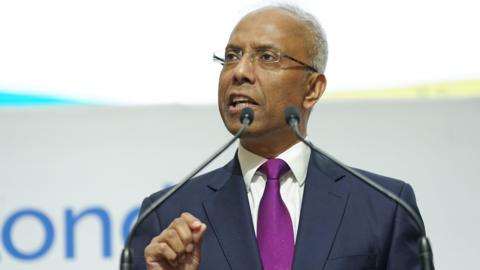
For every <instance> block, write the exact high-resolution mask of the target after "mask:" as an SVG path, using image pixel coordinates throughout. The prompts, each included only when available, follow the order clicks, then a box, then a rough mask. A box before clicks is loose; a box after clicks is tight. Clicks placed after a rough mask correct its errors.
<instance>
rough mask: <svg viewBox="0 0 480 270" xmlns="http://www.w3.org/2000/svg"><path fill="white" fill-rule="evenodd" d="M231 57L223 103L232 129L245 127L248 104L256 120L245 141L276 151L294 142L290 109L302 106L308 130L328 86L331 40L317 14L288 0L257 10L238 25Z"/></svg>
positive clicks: (222, 87) (303, 124)
mask: <svg viewBox="0 0 480 270" xmlns="http://www.w3.org/2000/svg"><path fill="white" fill-rule="evenodd" d="M225 57H226V59H225V60H226V63H225V64H224V67H223V69H222V72H221V74H220V79H219V91H218V105H219V110H220V114H221V116H222V119H223V121H224V123H225V125H226V127H227V129H228V130H229V131H230V132H232V133H233V132H236V131H237V130H238V129H239V128H240V126H241V125H240V123H239V120H238V116H239V112H240V110H241V109H242V108H243V107H244V106H248V107H251V108H252V109H253V111H254V113H255V121H254V122H253V124H252V125H251V126H250V127H249V129H248V131H247V134H245V136H244V137H243V138H242V140H241V142H242V145H243V146H244V147H246V148H247V149H249V150H250V151H253V152H256V153H257V154H260V155H263V156H265V157H270V156H272V157H273V156H275V155H277V154H279V153H281V152H282V151H284V150H285V149H287V148H288V147H290V146H291V145H293V144H294V143H295V142H296V141H297V140H296V138H295V136H294V135H293V134H292V132H291V131H290V129H289V127H288V126H287V125H286V123H285V120H284V117H283V111H284V109H285V108H286V107H287V106H291V105H293V106H296V107H297V108H299V109H300V113H301V118H302V120H301V123H300V128H301V130H302V132H303V133H304V134H305V131H306V124H307V120H308V116H309V114H310V111H311V110H312V108H313V106H314V105H315V103H316V102H317V101H318V99H319V98H320V97H321V95H322V94H323V91H324V90H325V86H326V80H325V76H324V75H323V71H324V69H325V64H326V58H327V46H326V40H325V38H324V34H323V31H322V30H321V28H320V26H319V25H318V23H316V21H315V19H314V18H313V17H312V16H310V15H306V13H303V12H301V11H298V10H296V9H294V8H291V7H288V6H279V7H265V8H261V9H258V10H255V11H253V12H251V13H249V14H247V15H246V16H245V17H243V18H242V19H241V20H240V22H238V24H237V25H236V26H235V28H234V29H233V31H232V33H231V35H230V39H229V41H228V44H227V46H226V49H225ZM313 70H316V71H317V72H316V71H313Z"/></svg>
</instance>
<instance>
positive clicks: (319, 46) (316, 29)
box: [263, 3, 328, 73]
mask: <svg viewBox="0 0 480 270" xmlns="http://www.w3.org/2000/svg"><path fill="white" fill-rule="evenodd" d="M270 7H271V8H278V9H281V10H284V11H286V12H288V13H289V14H291V15H293V16H294V17H295V18H297V19H299V20H300V21H302V22H303V23H304V24H305V26H306V27H307V30H308V31H309V32H310V34H311V35H312V39H313V44H312V48H311V49H310V51H309V52H308V53H309V55H311V56H312V58H313V59H312V66H313V67H314V68H315V69H317V71H318V72H320V73H324V72H325V67H326V66H327V59H328V43H327V36H326V34H325V31H324V30H323V27H322V26H321V25H320V23H319V22H318V20H317V19H316V18H315V16H313V15H312V14H311V13H309V12H306V11H305V10H303V9H301V8H299V7H297V6H294V5H291V4H282V3H278V4H273V5H268V6H264V7H263V8H270Z"/></svg>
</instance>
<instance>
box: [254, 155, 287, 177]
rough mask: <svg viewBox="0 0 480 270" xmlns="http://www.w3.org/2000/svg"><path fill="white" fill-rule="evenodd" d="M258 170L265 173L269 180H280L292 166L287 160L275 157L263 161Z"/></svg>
mask: <svg viewBox="0 0 480 270" xmlns="http://www.w3.org/2000/svg"><path fill="white" fill-rule="evenodd" d="M258 170H259V171H260V172H262V173H263V174H265V175H266V176H267V179H268V180H278V179H280V177H281V176H282V175H283V174H285V173H286V172H288V171H289V170H290V168H289V167H288V164H287V163H286V162H285V161H283V160H281V159H278V158H273V159H269V160H267V161H266V162H265V163H263V164H262V166H260V168H259V169H258Z"/></svg>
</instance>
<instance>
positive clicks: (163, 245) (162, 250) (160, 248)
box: [157, 242, 168, 253]
mask: <svg viewBox="0 0 480 270" xmlns="http://www.w3.org/2000/svg"><path fill="white" fill-rule="evenodd" d="M157 250H158V251H159V252H160V253H165V252H166V251H167V250H168V245H167V244H166V243H164V242H161V243H159V244H158V247H157Z"/></svg>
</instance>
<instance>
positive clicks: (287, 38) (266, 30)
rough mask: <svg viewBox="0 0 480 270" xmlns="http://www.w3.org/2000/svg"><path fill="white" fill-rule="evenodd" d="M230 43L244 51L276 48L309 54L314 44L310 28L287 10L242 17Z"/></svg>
mask: <svg viewBox="0 0 480 270" xmlns="http://www.w3.org/2000/svg"><path fill="white" fill-rule="evenodd" d="M228 43H229V46H236V47H240V48H243V49H246V48H256V47H261V46H273V47H276V48H278V49H280V50H282V51H285V52H286V53H293V52H298V51H302V52H306V51H307V46H308V44H309V43H310V42H309V40H308V35H307V29H306V26H305V24H304V23H303V22H301V21H300V20H299V19H298V18H296V17H294V16H293V15H291V14H289V13H288V12H286V11H284V10H280V9H266V10H258V11H254V12H252V13H250V14H248V15H247V16H245V17H244V18H242V19H241V20H240V22H238V24H237V25H236V26H235V28H234V29H233V31H232V33H231V35H230V39H229V42H228ZM298 53H299V52H298Z"/></svg>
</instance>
